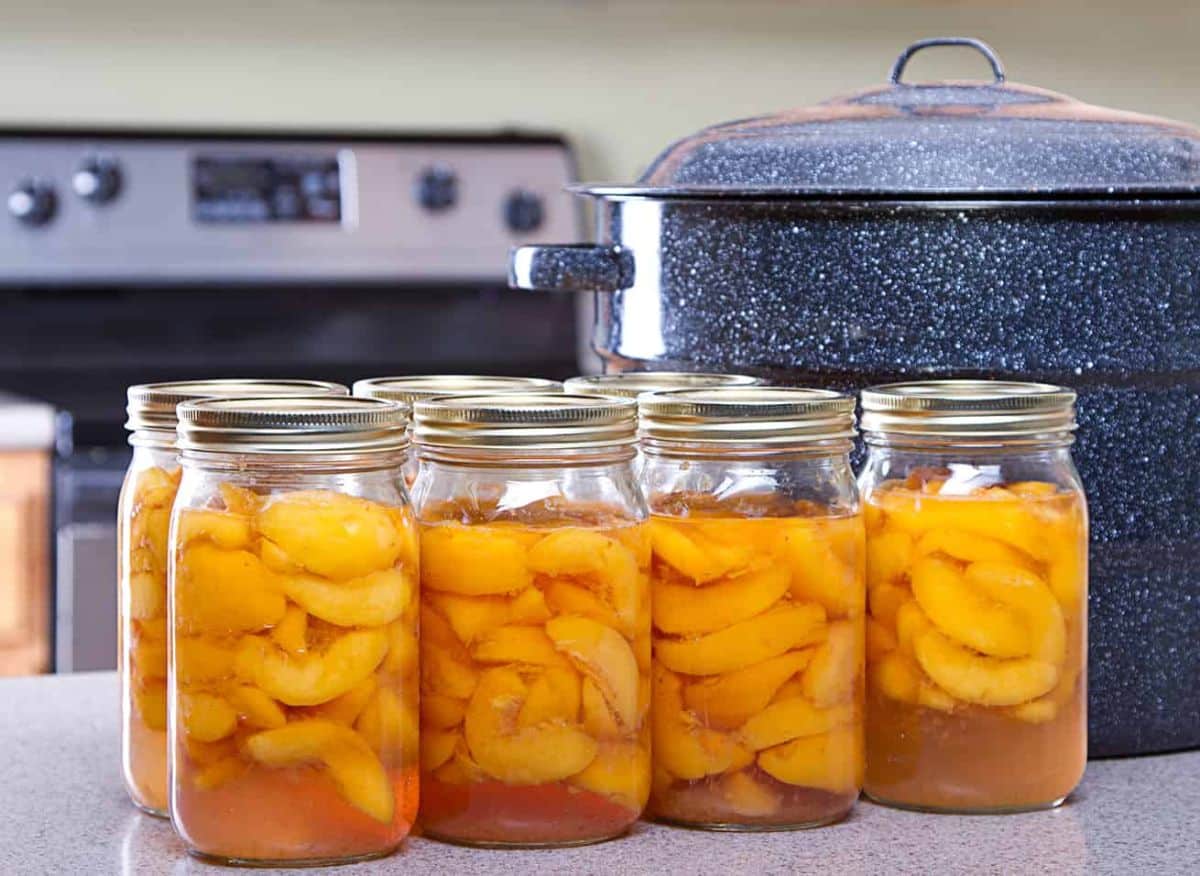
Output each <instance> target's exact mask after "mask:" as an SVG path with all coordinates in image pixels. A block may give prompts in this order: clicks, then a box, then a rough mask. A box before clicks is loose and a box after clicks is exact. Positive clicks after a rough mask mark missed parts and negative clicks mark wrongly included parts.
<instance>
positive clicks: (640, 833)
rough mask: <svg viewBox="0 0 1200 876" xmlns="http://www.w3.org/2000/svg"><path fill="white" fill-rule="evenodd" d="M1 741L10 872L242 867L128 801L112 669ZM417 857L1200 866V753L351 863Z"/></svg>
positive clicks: (627, 864)
mask: <svg viewBox="0 0 1200 876" xmlns="http://www.w3.org/2000/svg"><path fill="white" fill-rule="evenodd" d="M0 750H2V751H3V763H4V766H3V768H2V770H0V873H3V874H43V873H44V874H55V876H58V874H72V876H73V874H106V873H119V874H143V873H145V874H158V873H172V874H186V873H229V872H232V871H230V870H228V869H224V868H219V867H214V866H211V865H206V864H203V863H201V862H199V861H196V860H194V859H192V858H190V857H189V856H188V855H187V854H186V853H185V852H184V850H183V847H182V845H180V843H179V841H178V840H177V839H176V838H175V836H174V835H173V833H172V831H171V827H170V825H168V824H167V823H166V822H163V821H159V820H158V819H154V818H151V817H149V816H145V815H142V814H140V813H138V812H137V811H135V810H134V808H133V807H132V806H131V805H130V804H129V802H128V801H127V799H126V797H125V793H124V791H123V789H122V787H121V781H120V772H119V757H118V744H117V682H116V677H115V676H114V675H113V674H112V673H98V674H84V675H74V676H57V677H50V678H35V679H13V680H4V681H0ZM403 870H409V871H410V872H429V873H453V874H456V876H457V874H472V873H522V874H533V873H556V874H558V873H571V874H591V873H619V874H622V876H626V874H636V873H688V874H704V873H713V874H722V876H724V874H733V873H753V874H767V873H795V872H803V871H817V872H824V873H882V872H886V873H968V872H969V873H1035V872H1036V873H1043V872H1044V873H1055V874H1068V873H1114V874H1117V873H1119V874H1133V873H1137V874H1145V873H1196V872H1198V871H1200V752H1191V753H1186V754H1175V755H1163V756H1159V757H1146V758H1132V759H1127V760H1111V761H1097V762H1093V763H1091V764H1090V765H1089V766H1088V772H1087V777H1086V778H1085V779H1084V782H1083V786H1082V787H1081V788H1080V790H1079V791H1078V793H1077V794H1076V795H1075V796H1074V798H1073V799H1072V800H1071V802H1070V803H1068V805H1066V806H1064V807H1063V808H1061V809H1059V810H1057V811H1054V812H1039V813H1031V814H1029V815H1010V816H977V817H962V816H932V815H919V814H915V813H909V812H898V811H894V810H890V809H884V808H881V807H878V806H873V805H871V804H870V803H865V802H864V803H860V804H859V806H858V807H857V808H856V809H855V811H854V813H853V814H852V815H851V817H850V818H848V819H847V820H846V821H844V822H842V823H841V824H838V825H835V826H833V827H827V828H822V829H819V830H812V831H805V832H798V833H768V834H716V833H704V832H699V831H687V830H679V829H673V828H667V827H659V826H656V825H647V824H639V825H638V826H637V827H636V828H635V829H634V831H633V832H632V833H631V834H630V835H629V836H628V837H625V838H623V839H620V840H616V841H614V842H610V843H604V844H601V845H596V846H588V847H584V848H579V849H567V850H555V851H532V852H498V851H480V850H469V849H461V848H456V847H453V846H447V845H442V844H440V843H435V842H431V841H428V840H424V839H420V838H414V839H411V840H409V841H408V843H406V845H405V847H404V849H403V850H402V851H401V852H399V853H398V854H397V855H395V856H393V857H391V858H387V859H384V860H382V861H374V862H371V863H368V864H359V865H354V866H350V867H343V868H338V870H337V872H338V873H345V874H348V876H357V874H368V873H371V874H373V873H396V872H401V871H403ZM248 872H254V871H248ZM260 872H261V871H260ZM296 872H300V873H311V872H313V871H311V870H307V871H296Z"/></svg>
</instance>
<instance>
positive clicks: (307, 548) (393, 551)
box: [257, 490, 404, 580]
mask: <svg viewBox="0 0 1200 876" xmlns="http://www.w3.org/2000/svg"><path fill="white" fill-rule="evenodd" d="M257 524H258V529H259V531H260V532H262V534H263V535H264V536H266V537H267V538H269V539H270V540H271V541H272V542H274V543H275V544H276V545H278V546H279V548H280V549H281V550H282V551H283V552H284V553H285V554H287V556H288V557H289V558H291V560H292V561H293V562H295V563H298V564H299V565H301V566H303V567H304V568H305V569H308V571H310V572H313V573H315V574H317V575H322V576H324V577H326V578H337V579H339V580H345V579H348V578H361V577H362V576H363V575H367V574H369V573H371V572H373V571H375V570H377V569H388V568H391V567H392V566H393V565H395V563H396V559H397V558H398V557H399V556H400V551H401V550H402V549H403V547H404V539H403V537H402V534H401V533H400V532H399V531H398V530H397V529H396V525H395V523H394V522H393V520H392V517H391V515H390V514H389V513H388V508H387V507H386V506H384V505H380V504H379V503H377V502H370V501H367V500H366V499H359V498H357V497H355V496H347V495H345V494H344V493H336V492H333V491H331V490H298V491H296V492H292V493H284V494H282V495H279V496H275V497H272V498H271V499H270V501H269V502H268V504H267V506H266V507H265V508H264V509H263V510H262V511H261V512H259V515H258V520H257Z"/></svg>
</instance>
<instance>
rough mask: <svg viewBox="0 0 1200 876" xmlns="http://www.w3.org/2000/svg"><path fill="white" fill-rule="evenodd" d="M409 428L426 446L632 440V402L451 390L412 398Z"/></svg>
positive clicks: (555, 445)
mask: <svg viewBox="0 0 1200 876" xmlns="http://www.w3.org/2000/svg"><path fill="white" fill-rule="evenodd" d="M413 410H414V426H413V433H414V437H415V440H416V442H417V444H419V445H422V446H430V447H473V448H480V449H486V448H493V449H528V450H540V449H567V448H584V447H608V446H620V445H627V444H633V443H635V442H636V440H637V405H636V403H635V402H633V401H631V400H628V399H621V398H613V397H610V396H595V395H580V394H573V393H514V394H509V395H456V396H446V397H442V398H433V399H425V400H422V401H418V402H417V403H416V404H415V405H414V406H413Z"/></svg>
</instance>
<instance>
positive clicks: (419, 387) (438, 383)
mask: <svg viewBox="0 0 1200 876" xmlns="http://www.w3.org/2000/svg"><path fill="white" fill-rule="evenodd" d="M560 391H562V384H561V383H559V382H558V381H557V380H547V379H546V378H544V377H503V376H497V375H492V374H418V375H410V376H408V377H370V378H367V379H366V380H356V381H355V382H354V387H353V390H352V392H353V394H354V395H356V396H359V397H361V398H382V399H386V400H387V401H394V402H399V403H401V404H405V405H409V406H411V405H413V404H415V403H416V402H418V401H420V400H421V399H424V398H437V397H439V396H446V395H466V394H470V395H507V394H510V393H519V392H560ZM410 437H411V430H410ZM419 467H420V461H419V460H418V459H417V454H416V452H415V451H414V450H412V449H410V450H409V453H408V456H407V457H406V458H405V460H404V480H405V483H407V484H408V486H409V487H410V488H411V487H412V485H413V481H415V480H416V479H417V471H418V469H419Z"/></svg>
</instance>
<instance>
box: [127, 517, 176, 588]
mask: <svg viewBox="0 0 1200 876" xmlns="http://www.w3.org/2000/svg"><path fill="white" fill-rule="evenodd" d="M170 527H171V506H170V505H165V506H162V507H153V508H142V509H141V510H139V511H138V512H137V513H135V514H134V515H133V519H132V520H131V521H130V523H129V543H130V545H131V546H132V547H133V548H135V549H138V548H140V549H144V550H145V551H146V555H147V558H148V559H149V561H150V568H151V569H153V570H154V571H156V572H161V573H166V571H167V534H168V533H169V532H170Z"/></svg>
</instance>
